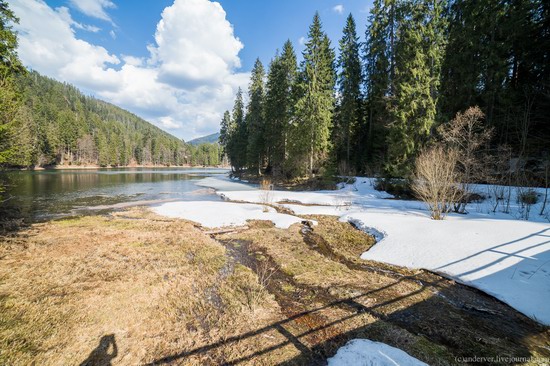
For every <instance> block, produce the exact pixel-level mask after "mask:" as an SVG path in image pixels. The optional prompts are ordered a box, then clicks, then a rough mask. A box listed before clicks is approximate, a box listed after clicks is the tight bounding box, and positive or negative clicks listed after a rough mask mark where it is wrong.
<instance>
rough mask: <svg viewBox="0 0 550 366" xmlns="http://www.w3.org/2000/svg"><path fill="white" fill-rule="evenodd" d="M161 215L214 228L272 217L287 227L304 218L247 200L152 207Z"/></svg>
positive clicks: (280, 225)
mask: <svg viewBox="0 0 550 366" xmlns="http://www.w3.org/2000/svg"><path fill="white" fill-rule="evenodd" d="M152 210H153V211H154V212H156V213H157V214H159V215H162V216H167V217H173V218H183V219H187V220H191V221H194V222H198V223H200V224H201V225H202V226H205V227H209V228H215V227H224V226H243V225H246V221H247V220H269V221H272V222H273V223H274V224H275V226H276V227H278V228H281V229H287V228H289V227H290V226H291V225H293V224H296V223H299V222H302V221H304V219H302V218H299V217H296V216H292V215H286V214H281V213H278V212H277V211H276V210H275V209H274V208H272V207H269V206H262V205H254V204H248V203H232V202H210V201H187V202H169V203H164V204H162V205H159V206H156V207H153V208H152Z"/></svg>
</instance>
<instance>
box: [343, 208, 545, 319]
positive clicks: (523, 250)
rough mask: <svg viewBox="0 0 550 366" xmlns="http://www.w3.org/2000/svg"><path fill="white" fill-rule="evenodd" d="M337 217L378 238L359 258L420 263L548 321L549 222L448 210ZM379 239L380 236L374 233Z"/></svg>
mask: <svg viewBox="0 0 550 366" xmlns="http://www.w3.org/2000/svg"><path fill="white" fill-rule="evenodd" d="M341 220H345V221H351V222H354V223H355V224H356V225H358V226H359V227H361V228H362V229H364V230H365V231H368V232H369V231H371V232H372V231H375V232H380V233H382V235H383V239H382V240H381V241H380V242H378V243H377V244H376V245H375V246H374V247H372V248H371V249H370V250H369V251H367V252H365V253H363V255H362V256H361V258H362V259H369V260H374V261H379V262H386V263H390V264H395V265H399V266H404V267H409V268H425V269H428V270H431V271H434V272H438V273H441V274H443V275H445V276H446V277H450V278H453V279H455V280H457V281H459V282H462V283H465V284H468V285H471V286H473V287H476V288H479V289H481V290H483V291H485V292H487V293H489V294H491V295H493V296H495V297H496V298H498V299H500V300H502V301H504V302H505V303H507V304H509V305H510V306H512V307H513V308H515V309H517V310H519V311H520V312H522V313H524V314H525V315H527V316H529V317H531V318H533V319H535V320H538V321H539V322H541V323H544V324H547V325H550V307H549V306H548V303H549V301H550V226H549V225H548V224H544V223H538V222H528V221H511V220H495V219H484V218H479V217H470V216H468V215H466V216H464V215H452V216H449V217H448V218H447V219H446V220H444V221H435V220H430V219H429V218H427V217H422V216H413V215H406V214H391V215H388V214H381V213H369V212H353V213H349V214H347V215H343V216H342V217H341ZM379 239H380V238H379Z"/></svg>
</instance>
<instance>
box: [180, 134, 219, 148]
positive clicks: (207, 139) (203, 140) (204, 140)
mask: <svg viewBox="0 0 550 366" xmlns="http://www.w3.org/2000/svg"><path fill="white" fill-rule="evenodd" d="M219 138H220V133H219V132H216V133H213V134H211V135H208V136H202V137H197V138H196V139H193V140H191V141H187V143H188V144H190V145H195V146H196V145H200V144H214V143H218V139H219Z"/></svg>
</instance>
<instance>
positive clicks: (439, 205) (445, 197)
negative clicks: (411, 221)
mask: <svg viewBox="0 0 550 366" xmlns="http://www.w3.org/2000/svg"><path fill="white" fill-rule="evenodd" d="M458 159H459V153H458V151H457V150H456V149H453V148H446V147H444V146H442V145H436V146H434V147H431V148H429V149H427V150H424V151H422V152H421V153H420V155H419V156H418V157H417V158H416V162H415V174H414V180H413V184H412V189H413V191H414V192H415V194H416V195H417V196H418V198H420V199H421V200H422V201H424V202H425V203H426V204H427V205H428V208H429V209H430V211H431V216H432V218H433V219H434V220H443V219H444V218H445V216H446V215H447V213H448V212H449V211H450V208H451V205H452V204H454V203H455V202H459V201H460V200H461V199H462V195H463V191H462V190H460V189H458V188H457V179H458V178H459V175H458V174H457V171H456V165H457V162H458Z"/></svg>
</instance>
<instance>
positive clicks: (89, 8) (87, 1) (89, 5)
mask: <svg viewBox="0 0 550 366" xmlns="http://www.w3.org/2000/svg"><path fill="white" fill-rule="evenodd" d="M69 3H70V4H71V5H72V6H74V7H75V8H76V9H77V10H79V11H80V12H81V13H83V14H86V15H88V16H91V17H94V18H98V19H101V20H105V21H108V22H112V20H111V17H110V16H109V15H108V14H107V11H106V10H105V9H114V8H116V5H115V4H114V3H113V2H112V1H110V0H69Z"/></svg>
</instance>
